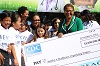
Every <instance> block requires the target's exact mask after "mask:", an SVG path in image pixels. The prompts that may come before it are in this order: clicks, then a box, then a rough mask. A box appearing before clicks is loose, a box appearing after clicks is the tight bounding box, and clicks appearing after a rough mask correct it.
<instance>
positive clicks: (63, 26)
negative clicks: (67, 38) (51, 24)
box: [58, 4, 83, 37]
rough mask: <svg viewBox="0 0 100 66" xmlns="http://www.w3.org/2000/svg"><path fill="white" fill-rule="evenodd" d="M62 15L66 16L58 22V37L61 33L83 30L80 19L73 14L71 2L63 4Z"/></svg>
mask: <svg viewBox="0 0 100 66" xmlns="http://www.w3.org/2000/svg"><path fill="white" fill-rule="evenodd" d="M64 15H65V17H66V18H65V19H64V20H63V21H62V22H60V25H59V28H58V37H62V35H63V34H67V33H71V32H75V31H79V30H83V24H82V20H81V19H80V18H78V17H75V16H74V7H73V5H72V4H66V5H65V6H64Z"/></svg>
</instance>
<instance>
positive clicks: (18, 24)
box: [13, 17, 21, 30]
mask: <svg viewBox="0 0 100 66" xmlns="http://www.w3.org/2000/svg"><path fill="white" fill-rule="evenodd" d="M13 27H14V28H15V29H16V30H19V28H20V27H21V18H20V17H19V18H18V20H17V22H16V23H14V22H13Z"/></svg>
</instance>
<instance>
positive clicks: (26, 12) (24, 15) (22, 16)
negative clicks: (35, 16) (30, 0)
mask: <svg viewBox="0 0 100 66" xmlns="http://www.w3.org/2000/svg"><path fill="white" fill-rule="evenodd" d="M28 15H29V11H28V10H26V11H25V13H23V14H21V18H22V19H23V20H26V19H27V17H28Z"/></svg>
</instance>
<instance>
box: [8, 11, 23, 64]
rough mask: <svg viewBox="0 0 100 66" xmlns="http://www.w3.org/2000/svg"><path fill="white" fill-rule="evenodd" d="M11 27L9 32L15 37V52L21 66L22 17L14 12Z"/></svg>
mask: <svg viewBox="0 0 100 66" xmlns="http://www.w3.org/2000/svg"><path fill="white" fill-rule="evenodd" d="M11 22H12V23H11V27H10V28H9V32H10V33H11V35H12V36H13V37H14V39H15V40H16V41H15V45H14V47H15V51H16V55H17V58H18V63H19V66H21V39H20V33H19V31H18V30H19V28H20V27H21V18H20V16H19V15H18V14H17V13H16V12H14V13H13V14H12V16H11Z"/></svg>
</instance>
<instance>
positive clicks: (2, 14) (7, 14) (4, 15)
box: [0, 12, 11, 20]
mask: <svg viewBox="0 0 100 66" xmlns="http://www.w3.org/2000/svg"><path fill="white" fill-rule="evenodd" d="M6 17H11V15H10V14H9V13H6V12H2V13H1V14H0V19H1V20H3V19H4V18H6Z"/></svg>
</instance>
